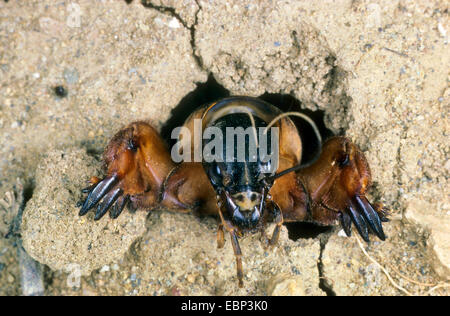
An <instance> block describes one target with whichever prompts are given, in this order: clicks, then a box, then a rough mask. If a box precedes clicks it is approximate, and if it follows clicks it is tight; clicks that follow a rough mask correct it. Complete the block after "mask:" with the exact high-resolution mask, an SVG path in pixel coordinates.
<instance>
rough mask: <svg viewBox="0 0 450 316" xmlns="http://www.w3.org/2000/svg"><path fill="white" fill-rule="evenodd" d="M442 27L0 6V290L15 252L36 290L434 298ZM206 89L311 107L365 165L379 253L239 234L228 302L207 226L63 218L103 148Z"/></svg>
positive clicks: (444, 81) (418, 9)
mask: <svg viewBox="0 0 450 316" xmlns="http://www.w3.org/2000/svg"><path fill="white" fill-rule="evenodd" d="M449 30H450V23H449V13H448V2H447V1H433V2H431V1H425V0H421V1H355V0H353V1H344V0H342V1H294V0H292V1H288V0H286V1H270V2H269V1H237V0H236V1H203V0H183V1H172V0H159V1H156V0H155V1H149V0H145V1H142V2H141V1H137V0H135V1H132V2H131V3H130V4H127V3H126V1H116V0H114V1H113V0H109V1H108V0H104V1H91V0H74V1H57V2H55V1H50V0H40V1H8V2H6V1H1V2H0V44H1V46H0V233H1V235H0V295H19V294H23V293H29V292H26V291H25V292H24V289H23V287H21V279H23V274H21V271H22V272H23V271H24V268H23V264H19V261H20V262H21V263H22V262H23V260H24V257H23V253H22V252H21V251H20V249H21V248H20V245H21V244H22V243H23V247H24V248H25V250H26V252H27V253H28V254H29V255H30V256H31V257H32V258H34V259H35V260H37V261H38V262H40V263H41V264H42V266H40V265H37V266H38V267H40V268H42V270H43V287H44V292H43V294H45V295H60V294H64V295H98V294H105V295H107V294H119V295H121V294H124V295H185V294H190V295H228V294H235V295H255V294H256V295H335V294H336V295H409V294H412V295H448V294H449V289H448V283H446V282H448V280H449V279H450V273H449V272H450V200H449V196H448V192H449V171H450V162H449V159H448V158H449V146H448V145H449V141H448V136H449V126H450V125H449V104H450V102H449V101H450V88H449V80H450V76H449V69H450V54H449V52H448V51H449V49H448V33H449ZM208 76H209V77H210V78H212V77H213V78H214V79H215V80H217V82H218V84H220V85H221V86H222V89H223V91H228V92H229V93H230V94H231V95H239V94H240V95H251V96H260V95H263V94H265V93H269V94H283V95H290V96H291V97H293V98H295V99H296V100H298V101H299V104H300V106H301V108H303V109H309V110H314V111H317V110H320V111H323V113H324V121H325V124H326V126H327V127H328V128H329V129H330V130H332V131H333V132H334V133H336V134H345V135H347V136H349V137H351V138H352V140H353V141H354V142H355V143H356V144H358V145H359V146H360V147H361V149H362V150H363V151H364V152H365V154H366V156H367V158H368V160H369V163H370V166H371V170H372V174H373V180H374V185H373V188H372V189H371V191H370V198H371V199H372V200H375V201H379V202H383V203H384V204H386V205H388V206H389V207H390V208H391V209H392V213H391V219H392V220H391V222H389V223H387V224H385V225H384V227H385V230H386V233H387V235H388V240H387V241H385V242H380V241H378V240H376V239H375V238H374V237H372V241H371V243H370V244H368V245H367V244H365V245H363V246H362V248H361V247H360V245H359V243H358V240H357V239H356V238H355V237H351V238H346V237H342V232H341V231H340V228H336V229H333V230H327V231H326V232H324V233H322V234H320V235H318V236H313V237H311V238H300V239H295V238H292V236H291V237H290V236H289V234H288V231H287V229H286V228H283V231H282V234H281V238H280V243H279V245H278V247H276V248H274V249H264V248H263V247H262V246H261V245H260V243H259V239H258V236H249V237H246V238H244V239H243V240H242V242H241V246H242V249H243V253H244V259H243V260H244V273H245V279H244V281H245V287H244V288H243V289H239V288H238V287H237V282H236V277H235V263H234V258H233V252H232V249H231V246H230V243H229V240H227V243H226V244H225V248H224V249H217V248H216V244H215V234H216V221H215V219H213V218H203V219H198V218H196V217H194V216H193V215H190V214H175V213H171V212H169V211H167V210H153V212H149V213H148V212H145V211H144V210H139V211H137V212H136V213H134V214H131V213H126V214H123V215H122V216H121V217H120V218H119V219H118V220H117V221H112V220H110V219H109V218H107V217H105V218H103V219H102V220H101V221H99V222H95V223H94V222H93V220H92V217H93V216H92V214H89V215H88V216H87V217H83V218H79V217H78V216H77V213H78V209H77V208H76V206H75V205H76V203H77V202H78V201H79V200H80V199H81V197H82V196H81V193H80V189H81V188H82V187H83V186H84V183H85V181H86V180H87V179H88V178H89V177H90V176H91V175H93V174H95V175H99V176H100V175H101V174H102V169H101V166H102V163H101V161H100V159H99V158H100V154H101V152H102V150H103V148H104V146H105V145H106V144H107V142H108V140H109V138H110V137H111V136H112V135H113V134H114V133H115V132H116V131H118V130H119V129H120V128H121V127H123V126H125V125H126V124H127V123H129V122H132V121H134V120H138V119H145V120H148V121H150V122H151V123H152V124H153V125H154V126H155V127H157V128H161V127H162V126H163V124H164V123H165V122H166V121H167V120H168V119H169V118H170V116H171V110H172V109H174V108H175V107H176V106H177V105H178V104H179V103H180V101H182V100H185V99H183V98H185V97H186V96H187V95H188V94H189V93H191V92H193V91H197V92H198V91H199V90H198V89H197V90H195V89H196V88H197V87H198V85H199V84H200V86H201V84H202V83H204V82H206V81H207V78H208ZM59 85H61V86H63V87H64V88H65V90H66V92H67V95H66V96H58V95H56V94H55V91H54V87H56V86H59ZM208 87H211V85H209V86H208ZM202 91H203V90H202ZM203 92H204V91H203ZM209 93H210V94H211V91H209ZM22 201H23V202H22ZM21 210H23V221H22V223H21V225H20V223H19V224H17V222H14V220H13V219H14V218H15V216H16V214H17V213H18V212H19V213H20V211H21ZM11 225H13V226H14V225H15V226H16V227H20V228H21V229H20V230H17V231H15V234H12V237H10V238H3V236H5V235H6V234H7V233H8V232H9V231H10V228H11ZM269 229H271V228H269ZM10 235H11V234H10ZM294 239H295V240H294ZM363 250H364V252H363ZM18 253H19V254H21V255H18ZM386 272H387V274H388V275H389V277H388V276H387V274H386ZM78 281H79V282H78ZM25 283H26V282H25ZM22 284H23V282H22Z"/></svg>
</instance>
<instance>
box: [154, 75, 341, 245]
mask: <svg viewBox="0 0 450 316" xmlns="http://www.w3.org/2000/svg"><path fill="white" fill-rule="evenodd" d="M229 96H230V92H229V91H228V90H227V89H225V88H224V87H223V86H222V85H220V84H219V83H218V82H217V81H216V80H215V78H214V76H213V75H212V74H210V75H209V77H208V80H207V81H206V82H204V83H198V84H197V88H196V89H195V90H193V91H192V92H190V93H188V94H187V95H186V96H185V97H184V98H183V99H182V100H181V101H180V103H179V104H178V105H177V106H176V107H175V108H174V109H172V111H171V114H170V117H169V119H168V120H167V121H166V122H165V123H164V124H163V126H162V127H161V136H162V137H163V139H164V140H165V141H166V142H167V144H168V145H169V148H171V147H172V146H173V145H174V144H175V142H176V140H175V139H171V133H172V130H173V129H174V128H176V127H178V126H182V125H183V123H184V122H185V120H186V119H187V118H188V117H189V115H190V114H191V113H193V112H194V111H195V110H197V109H198V108H200V107H202V106H204V105H206V104H208V103H212V102H214V101H217V100H219V99H222V98H226V97H229ZM259 98H260V99H262V100H264V101H266V102H268V103H270V104H272V105H274V106H276V107H278V108H280V109H281V110H282V111H283V112H288V111H298V112H301V113H303V114H306V115H308V116H309V117H310V118H311V119H312V120H313V121H314V122H315V123H316V125H317V127H318V128H319V132H320V134H321V136H322V139H323V140H326V139H327V138H329V137H331V136H333V133H332V132H331V130H329V129H328V128H326V126H325V123H324V115H325V113H324V111H321V110H317V111H312V110H307V109H302V106H301V102H300V101H299V100H297V99H296V98H294V97H293V96H291V95H288V94H280V93H265V94H263V95H261V96H259ZM291 118H292V120H293V121H294V123H295V125H296V126H297V129H298V131H299V133H300V135H301V138H302V143H303V151H302V152H303V153H302V162H308V161H310V160H311V159H312V158H313V157H314V156H315V153H316V151H317V150H318V140H317V137H316V136H315V134H314V130H313V129H312V127H311V126H310V125H309V124H308V123H306V122H305V121H304V120H302V119H301V118H298V117H291ZM285 225H286V227H287V229H288V233H289V238H290V239H292V240H294V241H295V240H297V239H299V238H315V237H317V236H318V235H320V234H322V233H325V232H329V231H330V230H331V229H332V228H331V227H327V226H319V225H315V224H312V223H286V224H285Z"/></svg>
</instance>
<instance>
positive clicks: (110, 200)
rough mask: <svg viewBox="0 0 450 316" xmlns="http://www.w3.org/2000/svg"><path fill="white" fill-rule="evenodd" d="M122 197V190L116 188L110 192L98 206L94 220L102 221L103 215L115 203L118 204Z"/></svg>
mask: <svg viewBox="0 0 450 316" xmlns="http://www.w3.org/2000/svg"><path fill="white" fill-rule="evenodd" d="M120 195H122V190H121V189H120V188H116V189H115V190H113V191H111V192H109V193H108V194H107V195H106V196H105V197H104V198H103V200H102V202H101V203H100V204H99V205H98V207H97V212H96V213H95V217H94V220H95V221H98V220H99V219H101V218H102V217H103V215H105V214H106V212H107V211H108V209H109V208H110V207H111V206H112V205H113V204H114V202H116V200H117V199H118V198H119V196H120Z"/></svg>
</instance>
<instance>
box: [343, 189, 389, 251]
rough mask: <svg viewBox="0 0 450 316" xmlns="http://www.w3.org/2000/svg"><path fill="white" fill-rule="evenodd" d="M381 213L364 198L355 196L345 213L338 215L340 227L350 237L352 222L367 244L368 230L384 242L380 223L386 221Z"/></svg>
mask: <svg viewBox="0 0 450 316" xmlns="http://www.w3.org/2000/svg"><path fill="white" fill-rule="evenodd" d="M385 215H386V214H385V213H383V212H377V211H376V210H375V208H374V207H373V206H372V204H370V202H369V201H368V200H367V198H366V197H365V196H362V195H357V196H356V197H355V198H353V199H352V200H351V201H350V202H349V206H348V209H347V211H345V212H340V213H339V219H340V222H341V226H342V228H343V229H344V231H345V234H346V235H347V236H348V237H350V236H351V232H352V228H351V226H352V222H353V224H354V225H355V227H356V229H357V230H358V232H359V234H360V235H361V237H362V238H363V239H364V241H366V242H369V228H370V230H371V231H372V232H373V233H375V235H377V236H378V238H380V239H381V240H386V235H385V234H384V231H383V226H382V224H381V223H382V222H384V221H388V219H387V218H386V216H385Z"/></svg>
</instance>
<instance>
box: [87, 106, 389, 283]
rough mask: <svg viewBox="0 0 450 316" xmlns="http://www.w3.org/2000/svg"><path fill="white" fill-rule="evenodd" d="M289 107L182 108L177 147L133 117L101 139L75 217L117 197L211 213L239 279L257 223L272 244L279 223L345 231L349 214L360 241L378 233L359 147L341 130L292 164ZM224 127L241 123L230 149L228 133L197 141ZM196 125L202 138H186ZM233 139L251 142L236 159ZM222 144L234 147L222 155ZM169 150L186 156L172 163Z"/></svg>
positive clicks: (295, 152)
mask: <svg viewBox="0 0 450 316" xmlns="http://www.w3.org/2000/svg"><path fill="white" fill-rule="evenodd" d="M290 115H296V113H284V114H283V113H282V112H281V111H280V110H279V109H278V108H276V107H274V106H272V105H270V104H268V103H266V102H264V101H261V100H259V99H256V98H250V97H231V98H227V99H223V100H220V101H218V102H215V103H213V104H211V105H209V106H208V107H204V108H202V109H200V110H197V111H195V112H194V113H192V114H191V116H190V117H189V118H188V119H187V121H186V122H185V124H184V128H185V129H184V131H185V132H186V131H187V132H188V133H185V134H184V135H182V137H183V138H182V139H181V141H180V142H179V145H180V146H179V147H177V148H174V149H172V155H171V154H170V153H169V151H168V149H167V148H166V146H165V144H164V142H163V140H162V139H161V138H160V136H159V135H158V133H157V132H156V131H155V129H154V128H153V127H152V126H150V125H149V124H147V123H144V122H136V123H132V124H130V125H129V126H128V127H126V128H124V129H122V130H121V131H120V132H118V133H117V134H116V135H115V136H114V137H113V138H112V139H111V141H110V143H109V145H108V146H107V148H106V150H105V154H104V160H105V163H106V166H107V174H106V176H105V177H104V178H103V179H98V178H95V177H93V178H92V179H91V185H90V187H89V188H87V189H85V192H86V193H89V195H88V196H87V198H86V200H85V202H84V204H83V205H82V207H81V210H80V215H84V214H86V213H87V212H88V211H89V210H90V209H92V208H93V207H94V206H96V205H98V206H97V211H96V213H95V220H98V219H100V218H101V217H102V216H103V215H104V214H105V213H106V212H107V211H108V210H110V216H111V218H116V217H117V216H119V215H120V213H121V212H122V210H123V208H124V207H125V205H126V204H130V205H131V206H132V207H134V208H136V207H142V208H144V207H145V208H151V207H154V206H156V205H162V206H165V207H167V208H171V209H175V210H179V211H182V212H189V211H193V212H195V213H198V214H202V215H216V216H218V218H219V219H220V221H219V228H218V233H217V242H218V246H219V247H222V246H223V245H224V232H228V233H229V234H230V237H231V243H232V246H233V249H234V253H235V256H236V263H237V276H238V280H239V285H240V286H242V284H243V269H242V261H241V255H242V253H241V249H240V247H239V242H238V238H239V237H241V236H242V235H243V234H244V233H247V232H255V231H260V232H261V233H262V236H263V237H264V238H265V239H266V241H267V243H268V244H270V245H273V244H275V243H276V242H277V240H278V236H279V232H280V227H281V225H282V224H283V223H284V222H296V221H308V222H313V223H316V224H319V225H333V224H336V222H337V221H340V223H341V225H342V227H343V228H344V231H345V232H346V234H347V235H348V236H350V233H351V223H352V222H353V224H354V225H355V227H356V229H357V230H358V232H359V234H360V235H361V236H362V237H363V239H364V240H366V241H368V240H369V230H370V231H372V232H373V233H375V234H376V235H377V236H378V237H379V238H380V239H381V240H384V239H385V234H384V232H383V228H382V224H381V222H383V221H386V220H387V219H386V212H385V210H384V209H383V208H381V206H372V204H371V203H370V202H369V201H368V200H367V198H366V197H365V194H366V192H367V190H368V188H369V186H370V183H371V175H370V170H369V166H368V164H367V161H366V158H365V157H364V154H363V153H362V152H361V151H360V150H359V149H358V148H357V147H356V145H355V144H353V143H352V142H351V141H350V140H349V139H348V138H345V137H332V138H330V139H328V140H327V141H326V142H325V143H324V144H323V147H322V151H321V154H320V156H319V157H318V159H316V160H315V161H314V162H313V163H310V164H309V165H301V164H300V158H301V154H302V143H301V138H300V135H299V133H298V131H297V128H296V127H295V125H294V123H293V122H292V120H291V119H290V118H289V116H290ZM299 115H300V116H301V114H299ZM196 122H197V123H198V122H200V124H196ZM208 128H210V129H209V130H208ZM230 128H232V129H235V130H236V129H239V128H241V131H242V130H245V131H247V133H245V134H244V137H245V138H241V139H240V140H239V138H238V139H237V141H235V140H236V139H235V138H234V137H235V135H233V136H232V138H233V142H232V145H231V147H230V146H228V143H227V141H229V140H230V139H229V137H228V134H227V137H228V139H227V137H222V138H220V139H219V140H218V142H216V143H215V145H216V146H211V143H207V142H206V139H208V137H205V135H206V134H205V132H206V131H208V132H211V131H215V132H217V133H218V134H221V133H222V135H223V134H226V133H227V131H229V129H230ZM274 128H275V129H274ZM196 129H199V130H200V132H201V135H202V136H203V141H202V138H200V140H198V139H197V140H196V139H194V138H195V136H194V137H193V136H192V135H195V132H196ZM258 130H259V131H260V132H261V131H262V133H259V132H258ZM209 134H211V133H209ZM263 136H267V137H269V136H270V137H271V139H274V140H275V142H273V143H272V142H271V143H270V144H271V145H270V146H269V145H268V142H267V141H266V142H264V139H263ZM200 137H201V136H200ZM211 138H212V137H211V135H209V139H211ZM216 141H217V139H216ZM222 142H223V143H222ZM183 144H187V147H186V146H181V145H183ZM221 144H222V145H223V146H221ZM241 145H244V147H243V148H246V145H254V146H255V148H256V151H255V152H253V154H251V152H250V150H248V151H244V154H243V155H242V156H241V157H239V150H237V149H239V148H240V147H239V146H241ZM263 145H265V146H268V147H271V148H270V149H271V151H270V152H272V153H273V152H275V153H276V155H275V156H276V157H275V156H272V157H271V158H274V157H275V158H276V159H266V158H267V157H266V156H267V155H266V156H264V155H263V151H262V149H263ZM208 146H209V147H208ZM227 146H228V147H227ZM211 147H214V150H211V152H210V156H207V155H206V156H203V157H201V159H200V160H199V161H198V159H197V161H195V159H193V160H194V161H187V160H192V159H190V158H193V157H194V158H195V156H196V155H197V154H198V153H199V151H201V152H202V153H204V152H205V151H206V149H208V148H209V149H211ZM230 148H231V149H236V150H232V151H231V152H232V154H230V153H229V152H228V151H227V150H229V149H230ZM265 149H267V148H265ZM275 149H276V150H275ZM274 150H275V151H274ZM264 152H265V153H268V152H269V151H268V150H266V151H264ZM241 154H242V153H241ZM174 155H175V156H182V157H184V158H187V159H184V161H183V162H181V163H175V162H174V161H173V156H174ZM211 156H213V157H214V158H218V159H211ZM263 156H264V157H263ZM224 157H226V158H227V159H223V158H224ZM239 158H241V159H239ZM270 221H274V222H275V223H276V226H275V229H274V231H273V234H272V236H271V237H270V239H267V238H266V237H265V233H264V228H265V225H266V223H267V222H270Z"/></svg>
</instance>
